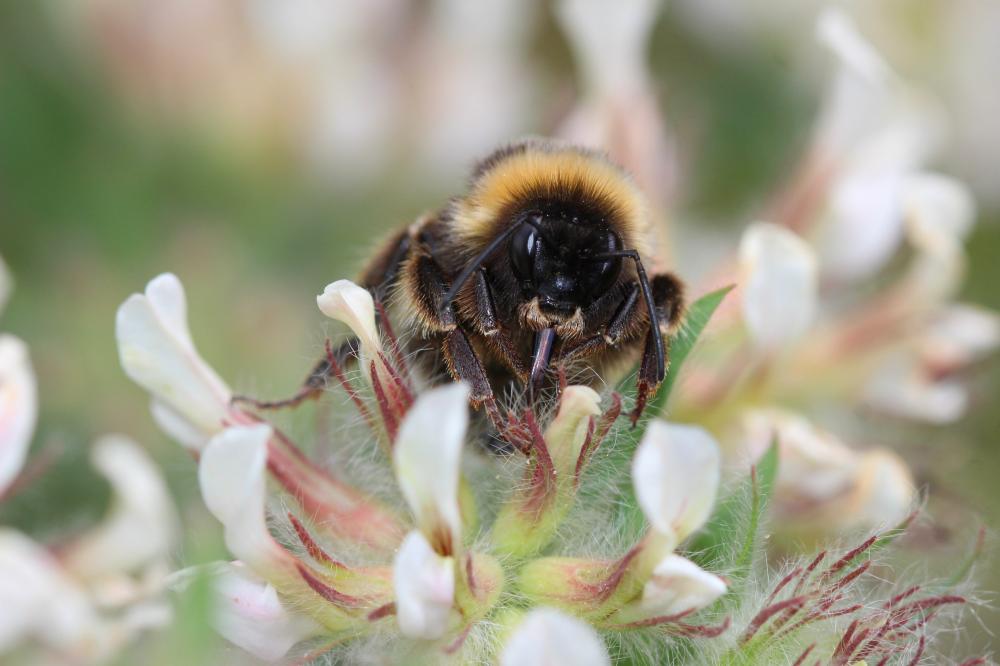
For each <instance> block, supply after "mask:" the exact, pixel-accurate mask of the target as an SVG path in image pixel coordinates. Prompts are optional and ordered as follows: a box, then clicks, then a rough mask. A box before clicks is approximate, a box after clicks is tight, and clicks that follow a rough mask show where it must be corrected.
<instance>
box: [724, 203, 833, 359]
mask: <svg viewBox="0 0 1000 666" xmlns="http://www.w3.org/2000/svg"><path fill="white" fill-rule="evenodd" d="M740 267H741V272H742V275H743V278H742V280H741V284H742V289H743V302H742V305H743V318H744V321H745V322H746V325H747V328H748V329H749V331H750V335H751V336H752V337H753V339H754V341H755V342H756V343H757V345H758V346H759V347H761V348H763V349H767V350H776V349H778V348H779V347H781V346H782V345H785V344H788V343H790V342H793V341H795V340H796V339H798V338H799V337H800V336H801V335H802V334H803V333H805V332H806V330H807V329H808V328H809V326H810V325H811V324H812V321H813V318H814V316H815V313H816V298H817V296H816V292H817V288H818V287H817V279H818V278H817V266H816V257H815V255H814V254H813V251H812V249H811V248H810V247H809V245H808V244H806V242H805V241H803V240H802V239H801V238H799V237H798V236H797V235H795V234H794V233H793V232H791V231H789V230H788V229H785V228H782V227H779V226H777V225H773V224H766V223H757V224H754V225H751V226H750V227H749V228H748V229H747V230H746V231H744V232H743V238H742V240H741V242H740Z"/></svg>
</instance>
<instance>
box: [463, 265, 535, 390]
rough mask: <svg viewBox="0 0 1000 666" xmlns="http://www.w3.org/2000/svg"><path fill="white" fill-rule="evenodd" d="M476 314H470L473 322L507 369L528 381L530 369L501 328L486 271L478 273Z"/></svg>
mask: <svg viewBox="0 0 1000 666" xmlns="http://www.w3.org/2000/svg"><path fill="white" fill-rule="evenodd" d="M474 279H475V287H476V289H475V304H474V312H472V313H470V314H472V315H473V316H472V317H471V320H472V321H475V322H477V325H478V329H479V332H480V333H482V335H483V336H484V337H485V338H486V342H487V344H489V345H490V346H491V347H492V348H493V350H494V351H495V352H496V353H497V355H498V356H499V357H500V358H501V359H502V360H503V362H504V364H505V365H506V366H507V368H508V369H509V370H510V371H511V372H513V373H514V374H515V375H516V376H517V377H518V378H519V379H520V380H521V381H527V379H528V369H527V368H526V367H525V365H524V362H523V361H522V360H521V357H520V355H519V354H518V353H517V350H516V348H515V347H514V342H513V341H512V340H511V339H510V335H508V334H507V331H505V330H503V328H501V327H500V319H499V317H498V316H497V311H496V299H495V298H494V297H493V289H492V288H491V287H490V283H489V280H488V278H487V274H486V269H485V268H480V269H479V270H478V271H476V277H475V278H474Z"/></svg>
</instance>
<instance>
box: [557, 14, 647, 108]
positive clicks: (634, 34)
mask: <svg viewBox="0 0 1000 666" xmlns="http://www.w3.org/2000/svg"><path fill="white" fill-rule="evenodd" d="M660 6H661V2H660V0H634V1H632V2H623V3H614V2H604V1H603V0H561V2H559V3H558V4H557V5H556V8H557V13H558V17H559V20H560V23H561V24H562V25H563V28H564V30H565V32H566V33H567V36H568V37H570V40H571V44H572V46H573V47H574V52H575V54H576V60H577V62H579V63H580V66H581V69H582V72H583V75H584V76H585V77H586V79H587V81H586V83H587V85H588V87H589V88H591V89H592V90H600V91H607V90H614V89H617V88H623V87H624V88H631V87H634V86H636V85H637V84H641V82H642V81H643V80H644V77H645V73H646V66H645V59H646V53H645V50H646V48H645V47H646V43H647V41H648V37H649V33H650V32H651V31H652V29H653V25H654V22H655V19H656V15H657V13H658V12H659V9H660Z"/></svg>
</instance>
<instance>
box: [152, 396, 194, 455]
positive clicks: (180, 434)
mask: <svg viewBox="0 0 1000 666" xmlns="http://www.w3.org/2000/svg"><path fill="white" fill-rule="evenodd" d="M149 413H150V415H152V417H153V421H154V422H155V423H156V425H157V426H159V427H160V430H162V431H163V432H165V433H166V434H167V436H168V437H170V438H171V439H173V440H174V441H175V442H177V443H178V444H180V445H181V446H183V447H184V448H186V449H189V450H191V451H200V450H201V449H202V448H204V446H205V432H204V431H202V430H200V429H199V428H198V427H197V426H195V425H194V424H193V423H191V422H190V421H188V420H187V419H186V418H184V417H183V416H181V415H180V414H178V413H177V412H176V411H175V410H174V408H173V407H171V406H170V405H168V404H167V403H165V402H163V401H162V400H159V399H158V398H155V397H154V398H152V399H151V400H150V401H149Z"/></svg>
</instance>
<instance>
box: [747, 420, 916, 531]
mask: <svg viewBox="0 0 1000 666" xmlns="http://www.w3.org/2000/svg"><path fill="white" fill-rule="evenodd" d="M742 436H743V442H744V446H745V447H746V449H745V450H746V451H747V452H748V453H749V454H750V456H751V457H752V458H757V457H759V456H760V455H761V454H763V452H764V451H765V450H766V449H767V448H768V447H769V446H770V444H771V442H772V441H777V443H778V451H779V463H778V478H777V481H776V487H775V493H774V497H775V501H776V502H777V504H778V507H777V508H778V511H779V512H780V514H779V515H781V516H782V519H781V527H782V528H783V529H785V530H789V531H794V530H796V529H801V528H802V527H803V526H806V527H807V528H808V529H810V530H813V531H817V532H823V531H830V530H833V531H838V530H840V531H843V530H859V531H860V530H869V529H879V528H885V527H887V526H890V527H891V526H894V525H895V524H897V523H898V522H899V521H901V520H902V519H903V518H904V517H905V516H906V515H907V514H908V513H909V511H910V509H911V504H912V502H913V499H914V497H915V494H916V488H915V486H914V483H913V478H912V476H911V475H910V473H909V471H908V470H907V468H906V465H905V463H903V461H902V460H901V459H900V458H899V456H898V455H896V454H894V453H891V452H889V451H887V450H884V449H873V450H869V451H854V450H853V449H851V448H849V447H848V446H847V445H845V444H844V443H843V442H842V441H840V440H839V439H838V438H837V437H835V436H834V435H833V434H831V433H829V432H826V431H824V430H822V429H820V428H818V427H816V426H815V425H814V424H812V423H811V422H810V421H809V420H808V419H806V418H804V417H802V416H799V415H797V414H795V413H792V412H788V411H784V410H780V409H758V410H750V411H748V412H746V413H745V414H744V416H743V434H742Z"/></svg>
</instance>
